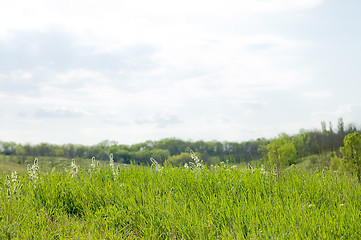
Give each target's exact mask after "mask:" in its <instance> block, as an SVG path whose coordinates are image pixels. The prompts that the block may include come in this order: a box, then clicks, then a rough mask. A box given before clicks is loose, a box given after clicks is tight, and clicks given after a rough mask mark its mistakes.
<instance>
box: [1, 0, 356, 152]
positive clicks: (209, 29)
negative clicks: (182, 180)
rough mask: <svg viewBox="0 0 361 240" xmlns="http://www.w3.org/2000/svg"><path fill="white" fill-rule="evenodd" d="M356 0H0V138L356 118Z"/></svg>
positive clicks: (295, 125)
mask: <svg viewBox="0 0 361 240" xmlns="http://www.w3.org/2000/svg"><path fill="white" fill-rule="evenodd" d="M360 11H361V1H360V0H345V1H339V0H182V1H169V0H152V1H149V0H62V1H54V0H32V1H24V0H11V1H8V0H0V140H2V141H15V142H17V143H31V144H36V143H40V142H49V143H55V144H64V143H75V144H85V145H93V144H97V143H99V142H100V141H102V140H105V139H109V140H115V141H117V142H119V143H120V144H133V143H138V142H143V141H146V140H159V139H162V138H166V137H176V138H181V139H184V140H194V141H196V140H219V141H224V140H226V141H237V142H241V141H246V140H250V139H257V138H260V137H266V138H270V137H275V136H277V134H279V133H281V132H286V133H289V134H294V133H297V132H298V131H299V130H300V129H301V128H305V129H313V128H318V129H319V128H320V126H321V125H320V122H321V121H326V122H328V121H332V122H333V123H334V126H335V128H336V126H337V119H338V118H339V117H342V118H343V119H344V121H345V122H346V123H347V122H354V123H356V124H359V119H360V118H361V93H360V90H361V79H360V76H361V14H360Z"/></svg>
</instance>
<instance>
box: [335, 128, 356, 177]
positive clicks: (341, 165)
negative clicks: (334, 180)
mask: <svg viewBox="0 0 361 240" xmlns="http://www.w3.org/2000/svg"><path fill="white" fill-rule="evenodd" d="M340 152H341V153H342V155H343V157H342V158H339V157H337V156H335V157H334V158H333V159H332V168H334V169H337V168H338V169H340V170H341V171H345V172H348V173H350V174H352V175H357V176H358V177H359V178H360V176H361V135H360V134H359V133H357V132H354V133H352V134H348V135H347V136H346V137H345V139H344V147H341V148H340Z"/></svg>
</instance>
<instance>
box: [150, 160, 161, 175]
mask: <svg viewBox="0 0 361 240" xmlns="http://www.w3.org/2000/svg"><path fill="white" fill-rule="evenodd" d="M150 161H152V166H151V168H155V170H156V171H158V172H160V171H162V169H163V168H162V167H161V166H160V165H159V163H158V162H157V161H156V160H155V159H154V158H150Z"/></svg>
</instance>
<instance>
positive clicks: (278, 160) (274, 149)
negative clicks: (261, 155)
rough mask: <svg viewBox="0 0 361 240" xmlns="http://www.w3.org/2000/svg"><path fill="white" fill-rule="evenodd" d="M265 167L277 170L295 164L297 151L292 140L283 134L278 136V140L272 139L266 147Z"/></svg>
mask: <svg viewBox="0 0 361 240" xmlns="http://www.w3.org/2000/svg"><path fill="white" fill-rule="evenodd" d="M266 148H267V150H268V153H267V162H266V163H267V165H268V166H270V167H272V166H274V165H275V166H277V168H278V169H281V168H283V167H286V166H289V165H291V164H293V163H295V162H296V159H297V150H296V147H295V145H294V143H293V142H292V139H291V138H290V137H289V136H288V135H287V134H285V133H282V134H280V135H279V137H278V138H275V139H272V140H271V142H270V143H269V144H268V145H267V146H266Z"/></svg>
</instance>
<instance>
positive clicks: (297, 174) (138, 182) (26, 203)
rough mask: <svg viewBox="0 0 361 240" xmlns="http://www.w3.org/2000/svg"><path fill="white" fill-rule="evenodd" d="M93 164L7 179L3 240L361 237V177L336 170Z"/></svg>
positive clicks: (1, 210) (0, 218) (0, 226)
mask: <svg viewBox="0 0 361 240" xmlns="http://www.w3.org/2000/svg"><path fill="white" fill-rule="evenodd" d="M89 168H90V166H89V165H88V166H87V167H84V168H80V171H79V172H77V173H71V172H64V171H61V172H59V171H50V172H47V173H41V174H39V175H38V179H37V180H32V179H31V178H30V177H29V175H27V174H20V175H19V176H18V180H14V181H11V177H6V176H2V177H0V186H1V196H0V239H358V238H359V237H360V236H361V221H360V220H361V219H360V214H361V211H360V209H361V188H360V183H359V182H358V181H357V180H355V179H353V178H348V177H346V176H344V175H339V174H337V173H334V172H309V171H301V170H298V169H295V168H291V169H288V170H287V171H285V172H283V173H280V174H275V173H274V174H272V172H265V171H264V170H262V169H252V168H248V169H242V170H237V169H236V168H230V167H228V166H226V165H222V166H221V167H213V168H210V169H208V168H202V169H195V170H191V169H185V168H173V167H170V166H165V167H164V168H159V167H158V168H157V167H156V166H152V167H151V168H150V167H139V166H123V167H119V168H118V169H117V170H116V169H112V168H111V167H97V168H96V169H95V170H93V171H89V170H88V169H89ZM7 179H8V180H10V182H11V183H10V184H9V182H7ZM17 181H18V182H17ZM9 189H11V190H12V192H11V193H9Z"/></svg>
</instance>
